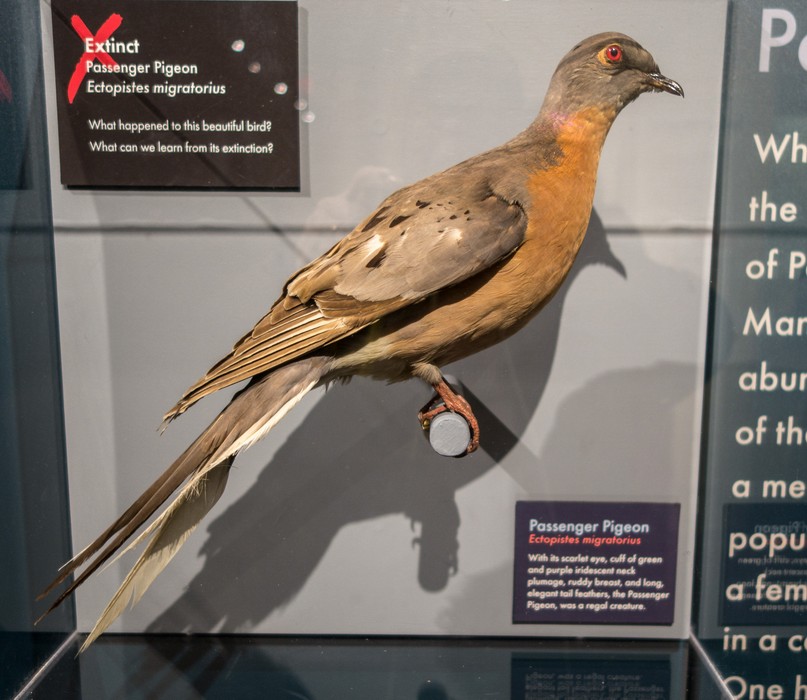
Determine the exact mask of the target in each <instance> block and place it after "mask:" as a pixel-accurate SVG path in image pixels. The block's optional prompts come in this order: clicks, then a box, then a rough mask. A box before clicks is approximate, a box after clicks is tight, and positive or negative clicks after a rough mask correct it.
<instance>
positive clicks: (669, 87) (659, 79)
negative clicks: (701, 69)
mask: <svg viewBox="0 0 807 700" xmlns="http://www.w3.org/2000/svg"><path fill="white" fill-rule="evenodd" d="M647 84H648V86H649V87H650V89H651V90H657V91H661V92H669V93H670V94H671V95H678V96H679V97H683V96H684V88H682V87H681V86H680V85H679V84H678V83H676V82H675V81H674V80H670V79H669V78H665V77H664V76H663V75H662V74H661V73H648V74H647Z"/></svg>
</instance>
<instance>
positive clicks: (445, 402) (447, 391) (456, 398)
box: [418, 377, 479, 454]
mask: <svg viewBox="0 0 807 700" xmlns="http://www.w3.org/2000/svg"><path fill="white" fill-rule="evenodd" d="M432 387H433V388H434V390H435V391H436V392H437V397H439V398H440V399H441V401H442V403H438V404H437V406H434V401H435V400H434V399H432V400H431V401H429V402H428V403H427V404H426V405H425V406H424V407H423V408H421V409H420V412H419V413H418V420H419V421H420V425H421V427H422V428H423V429H424V430H426V429H427V428H428V427H429V424H430V423H431V421H432V420H433V419H434V417H435V416H437V415H439V414H440V413H443V412H445V411H453V412H454V413H457V414H459V415H460V416H462V417H463V418H464V419H465V420H466V421H467V422H468V427H470V429H471V441H470V443H468V449H467V450H466V452H465V454H471V452H474V451H476V448H477V447H479V422H478V421H477V420H476V416H475V415H474V412H473V410H472V409H471V404H469V403H468V401H466V400H465V398H464V397H462V396H460V395H459V394H458V393H456V392H455V391H454V390H453V389H452V388H451V386H450V385H449V384H448V382H447V381H446V380H445V379H444V378H443V377H440V381H439V382H437V383H436V384H432ZM437 397H435V398H437Z"/></svg>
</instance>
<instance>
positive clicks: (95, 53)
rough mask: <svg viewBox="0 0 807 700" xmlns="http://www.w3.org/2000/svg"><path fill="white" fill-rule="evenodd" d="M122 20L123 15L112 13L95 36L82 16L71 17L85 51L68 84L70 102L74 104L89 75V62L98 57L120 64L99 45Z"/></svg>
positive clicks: (107, 61) (106, 62) (111, 63)
mask: <svg viewBox="0 0 807 700" xmlns="http://www.w3.org/2000/svg"><path fill="white" fill-rule="evenodd" d="M121 22H123V17H121V16H120V15H118V14H113V15H110V16H109V19H107V21H106V22H104V23H103V24H102V25H101V26H100V28H99V29H98V32H97V33H96V34H95V36H93V34H92V32H91V31H90V30H89V29H87V25H86V24H84V22H83V20H82V19H81V17H79V16H78V15H73V16H72V17H71V18H70V24H72V25H73V29H75V30H76V34H78V35H79V36H80V37H81V41H82V43H83V44H84V53H83V54H81V58H80V59H78V63H77V64H76V69H75V70H74V71H73V75H72V76H71V78H70V82H69V83H68V84H67V101H68V102H69V103H70V104H73V99H74V98H75V96H76V93H77V92H78V89H79V87H80V86H81V81H82V80H84V77H85V76H86V75H87V64H88V63H92V62H93V61H94V60H95V59H96V58H97V59H98V60H99V61H100V62H101V63H103V64H104V65H106V66H110V67H112V66H117V65H118V63H117V61H116V60H115V59H114V58H112V56H110V55H109V54H108V53H107V52H106V51H102V50H100V49H99V48H98V47H99V46H100V45H101V44H103V43H104V42H105V41H106V40H107V39H109V37H111V36H112V34H113V33H114V32H115V30H116V29H117V28H118V27H120V24H121ZM88 40H89V42H88Z"/></svg>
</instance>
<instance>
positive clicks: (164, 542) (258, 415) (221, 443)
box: [39, 357, 327, 650]
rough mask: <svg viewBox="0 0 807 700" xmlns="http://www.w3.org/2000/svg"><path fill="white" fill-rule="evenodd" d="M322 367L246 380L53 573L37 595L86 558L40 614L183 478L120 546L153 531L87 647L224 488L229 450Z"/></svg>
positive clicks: (271, 420) (256, 431) (274, 416)
mask: <svg viewBox="0 0 807 700" xmlns="http://www.w3.org/2000/svg"><path fill="white" fill-rule="evenodd" d="M326 370H327V359H326V358H320V357H314V358H306V359H303V360H298V361H297V362H293V363H291V364H289V365H285V366H283V367H280V368H278V369H276V370H274V371H273V372H271V373H270V374H268V375H267V376H265V377H262V378H261V379H259V380H253V382H252V383H251V384H249V385H248V386H247V387H246V388H245V389H243V390H242V391H241V392H239V393H238V394H236V396H235V397H233V399H232V401H231V402H230V403H229V404H228V405H227V406H226V407H225V408H224V410H223V411H222V412H221V413H220V414H219V415H218V416H217V417H216V419H215V420H214V421H213V422H212V423H211V424H210V425H209V426H208V428H207V429H206V430H205V431H204V432H203V433H202V434H201V435H200V436H199V437H198V438H197V439H196V440H195V441H194V442H193V443H192V444H191V445H190V447H188V449H186V450H185V452H183V453H182V455H180V457H179V458H178V459H177V460H176V461H175V462H174V463H173V464H172V465H171V466H170V467H169V468H168V469H167V470H166V471H165V472H164V473H163V474H162V475H161V476H160V477H159V478H158V479H157V480H156V481H155V482H154V483H153V484H152V485H151V486H150V487H149V488H148V489H146V491H145V492H143V494H142V495H141V496H140V497H139V498H138V499H137V500H136V501H135V502H134V503H133V504H132V505H131V506H130V507H129V508H128V509H127V510H126V512H124V513H123V514H122V515H121V516H120V517H119V518H118V519H117V520H116V521H115V522H114V523H113V524H112V525H110V527H108V528H107V529H106V530H105V531H104V532H103V533H102V534H101V535H100V536H99V537H98V538H96V539H95V540H94V541H93V542H92V543H91V544H90V545H89V546H88V547H86V548H85V549H83V550H82V551H81V552H79V553H78V554H77V555H76V556H75V557H73V559H71V560H70V561H69V562H68V563H67V564H65V565H64V566H63V567H62V568H61V569H60V573H59V575H58V576H57V577H56V579H54V581H53V582H52V583H51V584H50V585H49V586H48V587H47V589H45V591H44V592H43V593H42V594H41V595H40V596H39V598H42V597H44V596H46V595H47V594H48V593H49V592H50V591H52V590H53V589H54V588H55V587H56V586H58V585H59V584H60V583H62V582H63V581H65V580H66V579H67V578H68V577H69V576H70V574H71V573H73V572H75V571H76V570H77V569H78V568H79V567H81V566H82V565H83V564H84V563H85V562H87V561H88V560H90V559H92V561H90V562H89V564H87V567H86V569H85V570H84V571H83V572H82V573H81V574H80V575H79V576H77V577H76V579H75V580H74V581H73V582H72V583H71V585H70V586H69V587H68V588H67V589H66V590H65V591H64V592H63V593H62V594H61V595H60V596H59V597H58V598H57V599H56V601H55V602H54V603H53V605H51V607H50V608H49V609H48V611H47V612H46V613H45V614H44V615H43V616H42V617H45V615H47V614H48V613H49V612H51V611H52V610H53V609H54V608H56V607H57V606H58V605H59V604H60V603H61V602H62V601H63V600H64V599H65V598H67V597H68V596H69V595H70V594H71V593H72V592H73V591H74V590H75V589H76V588H77V587H78V586H80V585H81V584H82V583H83V582H84V581H86V580H87V578H89V576H91V575H92V574H93V573H94V572H95V571H97V570H98V568H99V567H100V566H101V565H103V564H104V563H105V562H106V561H108V560H109V559H110V558H111V557H112V556H113V555H114V554H115V553H116V552H118V551H119V550H120V549H121V548H122V547H124V545H126V542H127V540H129V539H130V538H131V537H132V535H134V533H135V532H136V531H137V530H138V529H140V527H141V526H143V525H144V524H145V523H146V521H147V520H148V519H149V518H150V517H151V516H152V515H153V514H154V513H155V512H156V511H157V509H159V507H160V506H161V505H163V504H164V503H165V502H166V501H167V500H168V499H169V498H170V496H171V494H173V493H174V492H175V491H176V490H177V489H178V488H179V487H180V486H181V485H182V484H183V482H187V483H185V485H184V486H183V487H182V489H181V490H180V492H179V494H178V495H177V496H176V497H175V498H174V500H173V501H172V502H171V503H170V505H169V506H168V507H167V508H166V509H165V510H164V511H163V512H162V513H161V514H160V515H159V516H158V517H157V518H156V519H155V520H154V521H153V522H152V523H151V524H150V525H149V526H148V527H147V528H146V529H145V530H144V531H143V532H142V533H141V534H140V535H139V536H138V537H137V538H135V539H134V541H133V542H131V543H130V544H129V545H128V546H126V548H125V549H123V551H122V552H121V554H122V553H123V552H126V551H128V550H129V549H131V548H132V547H135V546H137V545H138V544H140V543H141V542H143V541H144V540H145V539H146V538H148V537H149V536H152V539H151V541H150V542H149V544H148V546H147V547H146V549H145V551H144V552H143V554H142V555H141V557H140V558H139V559H138V561H137V562H136V563H135V565H134V567H133V568H132V570H131V571H130V572H129V575H128V576H127V577H126V580H125V581H124V582H123V584H122V585H121V586H120V588H119V589H118V591H117V592H116V593H115V595H114V596H113V598H112V600H111V601H110V603H109V605H108V606H107V608H106V610H104V612H103V613H102V615H101V617H100V618H99V620H98V622H97V623H96V625H95V627H94V628H93V630H92V632H91V634H90V636H89V637H88V640H87V641H86V642H85V644H84V646H83V647H82V650H83V649H84V648H86V647H87V646H88V645H89V644H90V643H91V642H92V641H93V640H94V639H96V638H97V637H98V635H100V634H101V633H102V632H103V631H104V630H105V629H106V628H107V627H108V626H109V625H110V624H111V623H112V622H113V621H114V620H115V619H116V618H117V617H118V616H119V615H120V614H121V613H122V612H123V610H124V609H125V607H126V605H127V604H128V602H129V601H130V600H132V604H134V603H136V602H137V601H138V600H139V599H140V597H141V596H142V595H143V593H144V592H145V590H146V589H147V588H148V587H149V586H150V585H151V583H152V582H153V581H154V579H155V578H156V577H157V575H158V574H159V573H160V572H161V571H162V569H163V568H165V566H166V565H167V564H168V562H169V561H170V560H171V559H172V558H173V556H174V555H175V554H176V552H177V551H178V550H179V548H180V547H181V546H182V544H184V542H185V540H186V539H187V537H188V535H190V533H191V532H192V531H193V529H194V528H195V527H196V525H197V524H198V523H199V522H200V521H201V520H202V518H203V517H204V516H205V515H206V514H207V512H208V511H209V510H210V509H211V508H212V507H213V505H214V504H215V503H216V501H217V500H218V498H219V496H220V495H221V493H222V492H223V490H224V486H225V484H226V482H227V474H228V472H229V468H230V464H231V463H232V460H233V459H234V457H235V455H237V454H238V452H240V451H241V450H242V449H246V448H247V447H249V446H250V445H252V444H254V443H255V442H257V441H258V440H259V439H261V438H262V437H263V436H264V435H265V434H266V433H267V432H269V430H271V428H272V427H274V425H275V424H276V423H277V422H278V421H279V420H280V419H281V418H282V417H283V416H284V415H285V414H286V413H287V412H288V411H289V410H290V409H291V408H292V407H293V406H294V405H295V404H296V403H297V402H298V401H299V400H300V399H302V398H303V396H305V394H307V393H308V392H309V391H310V390H311V389H313V388H314V387H315V386H316V385H317V384H319V383H320V381H321V379H322V377H323V376H324V375H325V373H326ZM93 557H95V558H94V559H93ZM40 619H41V618H40Z"/></svg>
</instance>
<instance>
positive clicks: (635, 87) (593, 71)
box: [542, 32, 684, 117]
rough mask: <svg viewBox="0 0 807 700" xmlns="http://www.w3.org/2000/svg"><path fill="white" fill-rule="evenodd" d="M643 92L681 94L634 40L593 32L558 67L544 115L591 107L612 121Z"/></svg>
mask: <svg viewBox="0 0 807 700" xmlns="http://www.w3.org/2000/svg"><path fill="white" fill-rule="evenodd" d="M644 92H669V93H670V94H672V95H679V96H680V97H683V96H684V91H683V89H682V88H681V86H680V85H679V84H678V83H677V82H675V81H674V80H670V79H669V78H666V77H664V76H663V75H662V74H661V73H660V72H659V68H658V65H657V64H656V61H655V59H654V58H653V56H651V55H650V52H649V51H647V50H646V49H644V48H643V47H642V46H641V45H640V44H639V43H638V42H637V41H635V40H634V39H631V38H630V37H629V36H626V35H625V34H618V33H615V32H606V33H603V34H595V35H594V36H591V37H589V38H588V39H585V40H584V41H581V42H580V43H579V44H578V45H577V46H575V47H574V48H573V49H572V50H571V51H569V53H567V54H566V56H564V57H563V59H562V60H561V62H560V63H559V64H558V67H557V68H556V69H555V74H554V75H553V76H552V81H551V82H550V84H549V90H548V91H547V95H546V99H545V100H544V106H543V108H542V111H544V112H547V111H551V112H554V113H556V114H572V113H574V112H577V111H579V110H582V109H586V108H592V107H595V108H599V109H602V110H603V111H605V112H607V113H610V114H612V116H613V117H616V115H617V114H619V112H620V111H621V110H622V108H623V107H625V105H627V104H630V103H631V102H632V101H633V100H635V99H636V98H637V97H638V96H639V95H641V94H642V93H644Z"/></svg>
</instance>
